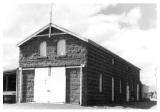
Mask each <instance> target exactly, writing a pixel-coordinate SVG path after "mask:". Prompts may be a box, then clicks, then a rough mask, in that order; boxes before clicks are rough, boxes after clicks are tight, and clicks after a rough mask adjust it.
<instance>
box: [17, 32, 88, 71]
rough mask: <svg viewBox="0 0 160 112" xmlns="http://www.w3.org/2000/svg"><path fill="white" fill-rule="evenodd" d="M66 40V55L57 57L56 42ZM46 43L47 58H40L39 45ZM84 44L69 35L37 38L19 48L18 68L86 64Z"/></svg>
mask: <svg viewBox="0 0 160 112" xmlns="http://www.w3.org/2000/svg"><path fill="white" fill-rule="evenodd" d="M60 39H65V40H66V55H65V56H58V55H57V42H58V41H59V40H60ZM44 40H45V41H46V42H47V57H40V55H39V45H40V42H42V41H44ZM86 52H87V50H86V47H85V43H84V42H83V41H82V40H80V39H78V38H76V37H73V36H71V35H68V34H66V35H57V36H53V37H51V38H49V37H45V36H44V37H37V38H34V39H31V40H30V41H28V42H27V43H25V44H24V45H22V46H20V59H19V64H20V67H23V68H24V67H25V68H26V67H48V66H74V65H81V64H84V63H85V62H86Z"/></svg>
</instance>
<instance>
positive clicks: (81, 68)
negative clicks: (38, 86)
mask: <svg viewBox="0 0 160 112" xmlns="http://www.w3.org/2000/svg"><path fill="white" fill-rule="evenodd" d="M50 67H51V68H52V67H65V69H66V68H80V105H82V88H83V67H85V65H84V64H81V65H80V66H50ZM50 67H36V68H50ZM36 68H35V67H34V68H32V67H31V68H22V69H21V70H35V69H36ZM34 78H35V77H34ZM65 78H66V73H65ZM34 80H35V79H34ZM20 82H22V81H20ZM20 85H21V84H20ZM21 90H22V88H21ZM21 90H20V91H21ZM65 94H66V88H65ZM33 98H34V96H33ZM20 99H21V98H20ZM65 103H66V95H65Z"/></svg>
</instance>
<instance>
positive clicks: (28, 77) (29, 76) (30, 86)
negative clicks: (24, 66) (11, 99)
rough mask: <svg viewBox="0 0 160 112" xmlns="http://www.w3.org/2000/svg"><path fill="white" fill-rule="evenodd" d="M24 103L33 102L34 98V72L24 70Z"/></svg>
mask: <svg viewBox="0 0 160 112" xmlns="http://www.w3.org/2000/svg"><path fill="white" fill-rule="evenodd" d="M22 77H23V84H22V88H23V89H22V102H32V101H33V96H34V70H23V76H22Z"/></svg>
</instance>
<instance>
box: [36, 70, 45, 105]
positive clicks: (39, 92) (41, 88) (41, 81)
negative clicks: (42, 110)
mask: <svg viewBox="0 0 160 112" xmlns="http://www.w3.org/2000/svg"><path fill="white" fill-rule="evenodd" d="M47 75H48V68H36V69H35V79H34V101H35V102H40V103H45V102H48V98H47V96H48V95H47V92H46V83H47Z"/></svg>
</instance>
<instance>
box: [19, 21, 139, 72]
mask: <svg viewBox="0 0 160 112" xmlns="http://www.w3.org/2000/svg"><path fill="white" fill-rule="evenodd" d="M50 25H51V27H53V28H56V29H58V30H61V31H62V32H64V33H66V34H70V35H72V36H75V37H77V38H79V39H81V40H83V41H85V42H87V43H90V44H92V45H93V46H96V47H97V48H99V49H101V50H103V51H104V52H107V53H109V54H111V55H113V56H114V57H116V58H118V59H120V60H122V61H123V62H126V63H128V64H130V65H131V66H134V67H135V68H137V69H138V70H140V68H138V67H137V66H135V65H133V64H132V63H130V62H128V61H126V60H125V59H123V58H121V57H120V56H118V55H116V54H115V53H113V52H111V51H110V50H108V49H106V48H104V47H103V46H101V45H99V44H97V43H96V42H94V41H92V40H90V39H87V38H85V37H82V36H80V35H77V34H75V33H73V32H71V31H69V30H67V29H65V28H62V27H60V26H58V25H56V24H53V23H49V24H47V25H46V26H44V27H43V28H41V29H40V30H38V31H37V32H35V33H33V34H32V35H30V36H29V37H27V38H26V39H24V40H23V41H21V42H20V43H18V44H17V46H18V47H20V46H21V45H23V44H24V43H26V42H27V41H29V40H30V39H32V38H35V37H38V36H36V35H38V34H39V33H41V32H42V31H44V30H46V29H47V28H49V27H50Z"/></svg>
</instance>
